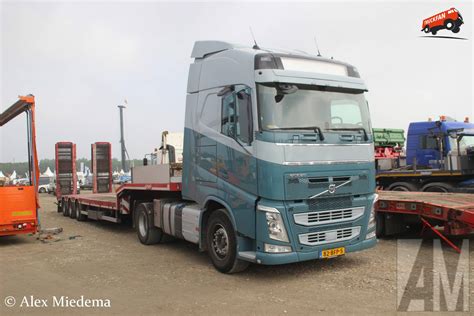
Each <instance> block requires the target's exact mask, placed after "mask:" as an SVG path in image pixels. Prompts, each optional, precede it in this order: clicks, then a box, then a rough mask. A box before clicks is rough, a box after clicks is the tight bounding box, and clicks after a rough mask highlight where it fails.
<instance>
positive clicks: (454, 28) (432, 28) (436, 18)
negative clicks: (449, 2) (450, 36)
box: [421, 8, 464, 35]
mask: <svg viewBox="0 0 474 316" xmlns="http://www.w3.org/2000/svg"><path fill="white" fill-rule="evenodd" d="M463 23H464V21H463V18H462V15H461V13H460V12H459V11H458V10H457V9H455V8H450V9H448V10H446V11H443V12H440V13H437V14H435V15H433V16H431V17H429V18H426V19H424V20H423V23H422V25H421V31H422V32H425V33H427V34H428V33H431V34H433V35H436V33H438V31H440V30H449V31H451V32H453V33H459V31H460V29H461V25H462V24H463Z"/></svg>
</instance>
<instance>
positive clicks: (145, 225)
mask: <svg viewBox="0 0 474 316" xmlns="http://www.w3.org/2000/svg"><path fill="white" fill-rule="evenodd" d="M135 212H136V213H137V215H136V216H137V217H136V218H137V223H136V225H135V227H136V230H137V235H138V239H139V240H140V242H141V243H142V244H144V245H153V244H158V243H159V242H160V241H161V238H162V237H163V231H162V230H161V228H158V227H155V226H154V221H153V203H140V204H138V206H137V207H136V209H135Z"/></svg>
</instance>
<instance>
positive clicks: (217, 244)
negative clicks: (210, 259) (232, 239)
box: [212, 225, 229, 259]
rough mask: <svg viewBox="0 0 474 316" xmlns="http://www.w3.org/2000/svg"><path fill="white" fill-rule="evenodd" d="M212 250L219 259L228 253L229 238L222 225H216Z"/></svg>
mask: <svg viewBox="0 0 474 316" xmlns="http://www.w3.org/2000/svg"><path fill="white" fill-rule="evenodd" d="M212 249H213V251H214V253H215V254H216V255H217V256H218V257H219V258H221V259H222V258H225V256H227V253H228V252H229V236H228V235H227V231H226V230H225V228H224V227H223V226H222V225H216V229H215V231H214V235H213V238H212Z"/></svg>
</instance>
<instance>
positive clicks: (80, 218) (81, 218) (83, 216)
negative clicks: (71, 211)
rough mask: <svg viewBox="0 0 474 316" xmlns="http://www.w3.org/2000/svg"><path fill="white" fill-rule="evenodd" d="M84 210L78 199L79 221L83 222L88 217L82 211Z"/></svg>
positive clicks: (77, 217) (77, 215)
mask: <svg viewBox="0 0 474 316" xmlns="http://www.w3.org/2000/svg"><path fill="white" fill-rule="evenodd" d="M81 211H82V204H81V203H79V202H78V201H76V219H77V220H78V221H79V222H83V221H85V220H86V219H87V216H86V215H84V214H82V213H81Z"/></svg>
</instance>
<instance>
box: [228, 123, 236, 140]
mask: <svg viewBox="0 0 474 316" xmlns="http://www.w3.org/2000/svg"><path fill="white" fill-rule="evenodd" d="M229 136H230V137H232V138H235V136H236V135H235V124H232V125H230V126H229Z"/></svg>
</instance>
